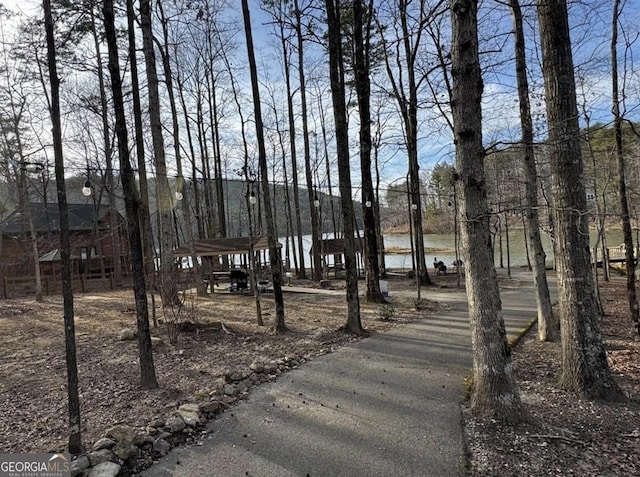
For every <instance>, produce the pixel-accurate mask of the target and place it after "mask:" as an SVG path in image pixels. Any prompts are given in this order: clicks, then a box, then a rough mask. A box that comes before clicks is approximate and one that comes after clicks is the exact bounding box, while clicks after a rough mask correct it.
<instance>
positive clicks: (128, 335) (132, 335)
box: [120, 328, 138, 341]
mask: <svg viewBox="0 0 640 477" xmlns="http://www.w3.org/2000/svg"><path fill="white" fill-rule="evenodd" d="M137 336H138V333H136V331H135V330H132V329H131V328H125V329H124V330H122V331H121V332H120V341H133V340H135V339H136V338H137Z"/></svg>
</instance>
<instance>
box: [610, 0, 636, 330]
mask: <svg viewBox="0 0 640 477" xmlns="http://www.w3.org/2000/svg"><path fill="white" fill-rule="evenodd" d="M619 17H620V0H614V2H613V20H612V25H611V32H612V33H611V83H612V101H613V108H612V112H613V130H614V133H615V139H616V159H617V163H618V194H619V197H620V218H621V219H622V233H623V235H624V255H625V267H626V272H627V300H628V302H629V312H630V314H631V320H632V321H633V324H634V327H635V330H636V334H637V335H638V336H640V311H639V310H638V297H637V294H636V259H635V250H634V247H633V232H632V230H631V215H630V214H629V200H628V198H627V183H626V177H625V160H624V153H623V150H622V115H621V114H620V93H619V91H618V50H617V48H618V19H619Z"/></svg>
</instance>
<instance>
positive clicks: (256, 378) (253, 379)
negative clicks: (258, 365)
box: [249, 373, 260, 384]
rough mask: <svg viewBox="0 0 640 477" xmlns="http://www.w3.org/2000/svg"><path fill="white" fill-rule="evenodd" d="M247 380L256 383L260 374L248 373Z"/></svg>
mask: <svg viewBox="0 0 640 477" xmlns="http://www.w3.org/2000/svg"><path fill="white" fill-rule="evenodd" d="M249 380H251V382H252V383H254V384H255V383H258V382H260V376H259V375H258V374H256V373H251V374H250V375H249Z"/></svg>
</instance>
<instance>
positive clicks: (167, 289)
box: [140, 0, 180, 306]
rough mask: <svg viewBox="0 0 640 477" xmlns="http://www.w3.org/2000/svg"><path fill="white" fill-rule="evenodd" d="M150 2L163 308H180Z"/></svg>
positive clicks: (144, 8) (144, 26)
mask: <svg viewBox="0 0 640 477" xmlns="http://www.w3.org/2000/svg"><path fill="white" fill-rule="evenodd" d="M149 3H150V2H149V0H140V29H141V30H142V45H143V50H144V58H145V64H146V72H147V82H148V87H149V119H150V124H151V138H152V142H153V151H154V158H155V164H156V175H157V177H156V185H157V191H158V194H157V202H158V216H159V219H160V246H161V256H160V275H161V276H160V281H161V284H162V285H161V294H162V304H163V305H165V306H167V305H168V306H172V305H176V304H179V302H180V300H179V298H178V289H177V287H176V282H175V268H176V267H175V262H174V258H173V246H174V235H173V216H172V210H173V197H172V195H171V190H170V188H169V178H168V177H167V164H166V161H165V151H164V138H163V137H162V118H161V116H160V95H159V91H158V75H157V71H156V58H155V53H154V49H153V32H152V29H151V10H150V5H149Z"/></svg>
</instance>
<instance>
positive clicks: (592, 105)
mask: <svg viewBox="0 0 640 477" xmlns="http://www.w3.org/2000/svg"><path fill="white" fill-rule="evenodd" d="M0 3H2V4H4V5H5V6H7V7H9V8H14V9H20V10H22V11H23V12H24V13H26V14H34V13H36V14H37V13H39V11H40V9H41V2H39V1H35V0H19V1H18V0H0ZM238 3H239V2H238ZM611 3H612V2H602V1H600V0H586V1H584V0H583V1H576V2H573V3H572V5H571V7H570V22H571V24H572V26H573V27H574V29H573V31H572V40H573V42H574V51H575V64H576V75H577V79H578V87H579V91H578V93H579V104H583V103H584V104H585V105H586V108H587V110H588V111H589V114H590V115H591V118H592V121H601V122H605V123H606V122H608V121H609V120H610V116H611V115H610V109H611V105H610V91H611V85H610V76H609V63H608V55H609V41H610V38H609V32H610V23H611ZM250 5H251V6H252V20H253V29H254V36H255V38H254V40H255V43H256V46H257V48H258V50H259V51H261V52H262V56H263V58H264V60H263V61H262V62H260V60H259V65H258V66H259V68H262V71H261V72H259V74H260V75H261V78H265V77H267V76H269V77H271V78H272V79H270V81H272V80H277V77H278V75H279V68H278V67H274V68H273V71H269V72H268V74H267V72H265V68H264V67H265V65H266V66H268V65H269V64H270V63H271V61H273V52H272V51H271V44H272V43H273V41H275V40H273V39H272V38H271V37H270V35H269V30H270V27H268V26H265V25H264V24H265V23H266V22H267V21H268V16H267V15H266V14H265V13H264V12H262V11H261V9H260V8H259V7H258V5H259V1H258V0H250ZM639 7H640V0H630V1H627V2H626V3H625V5H624V18H623V21H622V24H623V25H624V28H625V29H626V30H624V31H627V32H628V34H629V36H631V37H633V35H634V33H637V31H638V28H639V27H640V8H639ZM480 14H481V16H482V17H485V16H486V17H487V18H488V19H489V20H490V23H489V25H490V27H491V28H490V30H491V33H493V34H495V39H494V40H493V41H489V42H484V44H483V45H484V47H485V49H486V50H491V51H495V53H492V54H486V55H484V56H483V62H485V63H491V62H493V61H494V60H496V59H497V60H496V61H495V62H496V63H497V62H498V60H499V59H500V58H502V59H504V58H510V57H511V56H512V51H513V44H512V41H511V38H510V35H509V34H508V33H509V32H510V29H511V19H510V17H509V16H508V13H507V11H506V10H505V8H504V7H500V6H499V4H497V3H496V2H493V1H485V2H483V3H482V7H481V11H480ZM525 15H526V16H527V17H528V18H533V17H535V11H534V9H533V7H525ZM487 32H489V29H487V28H485V29H483V30H481V35H482V34H487ZM536 40H537V30H536V26H535V25H531V24H530V25H529V29H528V41H529V51H528V55H529V60H530V64H531V68H530V82H531V85H532V94H533V97H532V105H533V107H534V113H535V114H537V115H538V117H539V119H540V120H539V121H538V122H537V124H538V125H539V126H540V127H539V130H538V133H539V136H538V138H539V139H541V140H542V139H544V135H545V127H544V120H543V119H544V118H543V116H544V103H543V101H542V100H541V95H542V92H543V88H542V83H541V81H540V78H539V77H540V74H539V68H538V67H537V66H536V61H535V60H536V59H537V58H538V57H539V55H538V54H537V53H536V52H535V50H534V49H533V46H534V44H535V41H536ZM237 41H238V43H239V46H241V47H243V45H244V38H243V36H238V38H237ZM637 48H638V45H637V44H633V45H632V46H631V48H630V49H629V50H625V51H623V49H622V48H620V50H619V58H620V59H619V61H620V62H621V68H622V60H623V59H624V58H625V57H626V58H627V59H628V60H633V58H635V57H636V56H638V55H637V53H638V52H637ZM243 54H244V52H240V51H239V52H238V55H239V56H240V55H243ZM538 59H539V58H538ZM638 74H639V73H638V72H636V68H635V65H633V64H629V65H628V67H627V76H626V77H625V79H626V82H625V87H626V90H625V92H626V93H627V97H626V99H627V103H626V104H627V109H628V110H629V111H630V114H629V117H630V119H632V120H637V119H638V113H639V111H638V104H639V103H640V101H639V96H640V87H639V84H640V80H639V78H638ZM308 79H309V78H308ZM484 82H485V96H484V103H483V115H484V138H485V143H486V144H487V145H488V144H490V143H492V142H494V141H505V142H509V141H517V139H518V138H519V134H520V133H519V124H518V121H519V117H518V104H517V97H516V91H515V86H514V83H515V80H514V72H513V63H512V62H511V61H506V62H505V63H503V64H501V66H500V67H499V68H497V69H494V70H492V71H488V72H487V73H486V74H485V76H484ZM583 98H584V99H585V101H583ZM264 101H265V98H264V97H263V102H264ZM328 113H329V114H330V112H328ZM399 127H400V126H399V123H398V122H397V120H396V121H395V127H394V129H395V133H394V134H396V135H397V134H398V130H399ZM352 137H353V138H354V139H355V135H352ZM419 137H420V141H419V154H420V162H421V167H422V169H423V170H426V169H429V168H430V167H433V165H435V164H436V163H438V162H442V161H446V162H452V161H453V159H454V150H453V146H452V143H451V136H450V132H449V130H448V128H447V126H446V125H445V123H444V121H442V120H438V119H437V118H431V120H430V122H429V123H423V124H422V126H421V129H420V132H419ZM394 141H396V144H395V145H393V144H392V145H390V146H387V147H386V148H385V150H384V151H383V159H384V160H385V162H386V165H385V167H384V169H383V182H390V181H392V180H395V179H397V178H398V177H403V176H404V175H405V174H406V169H407V165H406V154H404V152H403V150H402V149H401V148H400V146H398V145H397V139H394ZM300 143H301V141H300ZM354 144H355V142H354ZM299 148H300V149H301V145H300V146H299ZM356 152H357V151H356V150H355V148H354V157H353V159H354V160H353V163H354V174H353V176H354V182H357V177H358V176H359V174H358V173H357V162H358V161H357V154H356Z"/></svg>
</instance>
